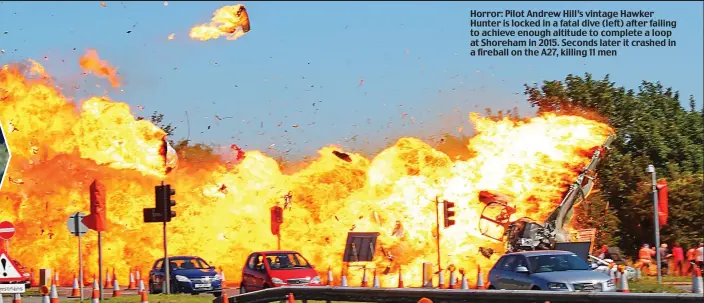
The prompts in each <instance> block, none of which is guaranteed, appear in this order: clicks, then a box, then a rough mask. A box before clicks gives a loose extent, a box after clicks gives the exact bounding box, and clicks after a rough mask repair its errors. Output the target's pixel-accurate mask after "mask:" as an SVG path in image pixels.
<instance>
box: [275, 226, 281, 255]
mask: <svg viewBox="0 0 704 303" xmlns="http://www.w3.org/2000/svg"><path fill="white" fill-rule="evenodd" d="M276 242H277V243H276V247H277V248H276V249H277V250H281V229H279V233H278V234H276Z"/></svg>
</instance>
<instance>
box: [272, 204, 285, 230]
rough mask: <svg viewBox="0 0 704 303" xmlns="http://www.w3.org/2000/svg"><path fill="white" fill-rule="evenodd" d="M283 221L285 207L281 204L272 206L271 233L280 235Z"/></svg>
mask: <svg viewBox="0 0 704 303" xmlns="http://www.w3.org/2000/svg"><path fill="white" fill-rule="evenodd" d="M281 223H284V209H283V208H281V206H274V207H272V208H271V234H272V235H274V236H278V235H279V233H280V230H281V229H280V227H281Z"/></svg>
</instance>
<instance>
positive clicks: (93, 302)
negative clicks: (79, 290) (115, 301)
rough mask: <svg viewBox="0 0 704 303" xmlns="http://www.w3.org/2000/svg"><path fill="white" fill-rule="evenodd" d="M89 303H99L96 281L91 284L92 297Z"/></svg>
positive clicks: (98, 290)
mask: <svg viewBox="0 0 704 303" xmlns="http://www.w3.org/2000/svg"><path fill="white" fill-rule="evenodd" d="M91 303H100V287H98V281H95V282H93V297H92V298H91Z"/></svg>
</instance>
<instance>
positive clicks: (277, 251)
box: [252, 250, 298, 255]
mask: <svg viewBox="0 0 704 303" xmlns="http://www.w3.org/2000/svg"><path fill="white" fill-rule="evenodd" d="M252 254H262V255H274V254H298V252H297V251H293V250H265V251H255V252H253V253H252Z"/></svg>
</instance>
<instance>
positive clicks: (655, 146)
mask: <svg viewBox="0 0 704 303" xmlns="http://www.w3.org/2000/svg"><path fill="white" fill-rule="evenodd" d="M525 93H526V95H527V96H528V102H529V103H530V104H531V105H532V106H533V107H537V108H538V112H555V113H560V114H570V115H578V116H583V117H587V118H591V119H595V120H599V121H603V122H606V123H608V124H609V125H611V126H612V127H613V128H614V130H615V131H616V134H617V135H618V139H617V140H616V142H614V144H613V148H612V150H610V152H609V155H608V157H607V158H606V160H605V161H604V165H603V167H602V168H601V169H600V171H599V182H598V183H597V189H598V190H599V192H600V194H599V195H598V196H596V197H593V198H592V199H591V203H584V204H583V205H580V207H578V209H577V211H578V212H579V213H581V214H582V217H583V219H581V222H578V223H579V224H583V225H584V226H594V227H601V228H602V231H601V233H600V238H599V240H598V241H600V242H601V243H604V244H609V243H614V242H619V244H620V246H621V248H624V249H626V251H627V252H628V253H631V254H633V253H635V250H636V249H637V248H638V247H639V246H640V244H641V243H644V242H645V243H652V241H653V229H654V225H653V212H654V210H653V203H652V200H651V199H652V198H651V194H650V193H649V192H650V190H651V187H650V176H649V175H648V174H647V173H646V172H645V168H646V167H647V165H648V164H653V165H655V167H656V170H657V175H658V177H660V178H664V179H666V180H667V181H668V184H670V185H669V186H668V187H669V192H670V194H669V196H670V198H669V202H670V203H669V204H670V207H669V210H670V211H669V213H670V216H669V220H668V225H666V226H664V227H663V228H662V229H661V236H662V239H663V240H664V241H668V242H670V241H680V242H681V243H691V242H694V241H696V240H697V239H699V238H702V236H704V235H703V234H702V231H703V230H704V203H703V201H704V200H703V198H704V196H703V195H702V191H701V188H702V180H703V179H704V177H702V176H703V175H704V171H703V170H704V169H703V168H704V155H703V153H702V144H703V143H704V111H702V110H697V109H696V108H695V102H694V100H693V98H692V97H690V99H689V109H685V108H684V107H683V106H682V105H681V102H680V100H679V98H680V96H679V93H678V92H676V91H673V89H672V88H665V87H664V86H663V85H662V84H660V83H659V82H656V83H652V82H647V81H643V82H642V83H641V85H640V86H639V88H638V90H637V91H634V90H631V89H629V90H627V89H625V88H623V87H617V86H615V84H614V83H613V82H611V81H609V77H608V75H607V76H606V77H604V79H602V80H594V79H593V78H592V76H591V75H590V74H586V75H585V76H584V77H579V76H574V75H568V76H567V77H566V78H565V80H564V81H545V82H544V83H543V84H542V85H540V86H538V85H533V86H528V85H526V86H525ZM602 199H603V200H604V201H603V202H602V201H601V200H602ZM600 204H601V205H603V207H605V208H607V209H608V213H606V215H605V214H604V210H603V209H600V207H601V206H600ZM606 205H608V206H606Z"/></svg>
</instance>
